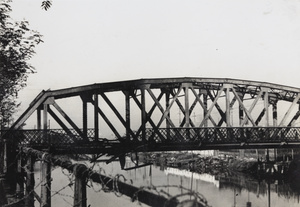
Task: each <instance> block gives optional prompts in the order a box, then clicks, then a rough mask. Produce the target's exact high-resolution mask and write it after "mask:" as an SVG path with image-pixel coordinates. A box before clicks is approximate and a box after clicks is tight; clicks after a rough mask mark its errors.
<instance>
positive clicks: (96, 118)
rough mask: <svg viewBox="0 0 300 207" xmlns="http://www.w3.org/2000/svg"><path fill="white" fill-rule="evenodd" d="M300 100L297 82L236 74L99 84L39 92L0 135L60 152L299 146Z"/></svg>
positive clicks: (123, 151) (32, 145)
mask: <svg viewBox="0 0 300 207" xmlns="http://www.w3.org/2000/svg"><path fill="white" fill-rule="evenodd" d="M299 99H300V88H294V87H289V86H283V85H278V84H272V83H265V82H257V81H246V80H236V79H222V78H220V79H217V78H165V79H140V80H131V81H120V82H109V83H99V84H92V85H85V86H79V87H73V88H66V89H61V90H47V91H42V92H41V93H40V94H38V96H37V97H36V98H35V99H34V100H33V101H32V103H31V104H30V105H29V107H28V108H27V110H26V111H25V112H24V113H23V114H22V115H21V116H20V117H19V118H18V120H17V121H16V122H15V123H14V124H13V125H12V127H11V129H10V130H8V131H2V137H4V138H5V139H6V140H10V141H11V140H13V142H15V143H18V144H19V145H20V146H27V147H33V148H35V149H40V150H45V149H47V150H48V151H49V150H50V151H51V152H52V153H58V154H65V153H74V152H77V153H87V154H88V153H90V154H95V153H96V154H110V155H116V154H118V153H126V152H130V151H161V150H163V151H168V150H205V149H224V148H226V149H232V148H240V149H243V148H280V147H297V146H298V145H299V144H300V139H299V134H300V128H298V127H297V120H298V118H299V116H300V107H299V103H300V101H299ZM28 120H34V122H35V123H36V124H35V129H22V126H23V125H24V124H25V123H26V122H28ZM49 120H51V126H52V125H53V126H55V127H56V128H59V129H51V127H49ZM91 120H92V121H91ZM31 123H32V121H31ZM27 126H28V125H27ZM108 131H109V133H107V132H108ZM107 134H108V135H110V137H109V136H108V135H107Z"/></svg>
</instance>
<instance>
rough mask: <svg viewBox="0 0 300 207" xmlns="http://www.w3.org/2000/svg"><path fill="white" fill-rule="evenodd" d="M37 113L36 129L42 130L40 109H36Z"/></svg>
mask: <svg viewBox="0 0 300 207" xmlns="http://www.w3.org/2000/svg"><path fill="white" fill-rule="evenodd" d="M36 112H37V129H38V130H40V129H41V128H42V116H41V109H40V108H38V109H37V110H36Z"/></svg>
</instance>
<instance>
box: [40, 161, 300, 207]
mask: <svg viewBox="0 0 300 207" xmlns="http://www.w3.org/2000/svg"><path fill="white" fill-rule="evenodd" d="M85 163H86V164H87V165H89V166H91V164H90V163H89V162H85ZM130 166H132V162H131V161H130V160H127V161H126V167H130ZM93 169H94V170H95V171H98V172H100V171H101V172H102V173H104V172H105V174H106V175H111V176H115V175H116V174H122V175H123V176H124V177H125V178H126V179H127V181H126V182H130V183H133V185H135V186H138V187H140V186H156V187H157V189H160V190H162V191H163V192H165V193H167V194H171V195H173V196H176V195H180V194H183V193H185V192H186V191H187V190H192V191H195V192H197V193H198V194H199V195H202V196H203V197H204V198H206V200H207V201H208V204H209V206H213V207H265V206H266V207H296V206H297V207H299V206H300V197H299V191H298V192H297V191H296V190H293V189H292V188H291V187H290V185H289V184H287V183H284V182H282V181H276V180H273V181H271V182H269V183H268V182H266V181H261V182H259V181H257V180H255V179H252V178H249V177H246V176H245V175H242V174H232V173H227V174H225V175H219V176H213V175H209V174H197V173H192V172H189V171H187V170H179V169H176V168H170V167H161V166H153V165H152V166H146V167H143V168H138V169H135V170H130V171H124V170H121V169H120V164H119V162H113V163H110V164H108V165H107V164H105V163H96V164H95V165H94V166H93ZM36 172H38V170H37V171H36ZM35 179H36V186H37V187H36V192H40V186H39V183H40V174H39V173H36V176H35ZM52 179H53V181H52V186H51V190H52V206H59V207H69V206H73V193H74V192H73V185H69V184H70V183H72V181H73V180H74V177H73V176H72V175H71V174H69V173H68V171H67V170H62V169H61V168H59V167H57V168H54V169H53V170H52ZM121 180H123V177H122V179H121ZM162 191H160V192H162ZM119 196H120V195H118V194H115V193H113V192H110V193H106V192H103V190H102V189H101V186H100V185H98V184H95V183H94V184H92V183H89V182H88V188H87V199H88V202H87V203H88V205H90V207H96V206H99V207H102V206H103V207H112V206H114V207H118V206H120V207H124V206H141V204H139V203H138V202H134V203H133V202H131V199H130V198H129V197H127V196H124V195H123V196H120V197H119ZM35 206H39V205H38V202H35ZM142 206H146V205H142Z"/></svg>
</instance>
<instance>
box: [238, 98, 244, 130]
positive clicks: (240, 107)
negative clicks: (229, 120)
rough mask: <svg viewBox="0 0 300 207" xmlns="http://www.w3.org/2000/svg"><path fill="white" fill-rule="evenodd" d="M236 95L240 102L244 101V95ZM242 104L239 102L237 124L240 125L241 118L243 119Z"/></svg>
mask: <svg viewBox="0 0 300 207" xmlns="http://www.w3.org/2000/svg"><path fill="white" fill-rule="evenodd" d="M237 95H238V96H239V98H240V99H241V102H242V103H244V95H243V94H240V93H237ZM242 105H243V104H241V103H239V126H241V125H242V123H243V120H244V111H243V106H242Z"/></svg>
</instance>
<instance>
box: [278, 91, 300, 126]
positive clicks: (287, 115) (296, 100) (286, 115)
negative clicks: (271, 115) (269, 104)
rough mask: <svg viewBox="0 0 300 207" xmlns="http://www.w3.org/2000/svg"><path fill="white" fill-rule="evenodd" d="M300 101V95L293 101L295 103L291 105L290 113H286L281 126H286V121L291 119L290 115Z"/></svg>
mask: <svg viewBox="0 0 300 207" xmlns="http://www.w3.org/2000/svg"><path fill="white" fill-rule="evenodd" d="M299 99H300V94H298V95H297V97H296V98H295V99H294V100H293V103H292V104H291V106H290V108H289V109H288V111H287V112H286V113H285V115H284V117H283V118H282V120H281V122H280V124H279V126H284V124H285V121H286V119H287V118H288V117H289V115H290V114H291V112H292V110H293V109H294V107H295V105H296V104H297V103H298V101H299Z"/></svg>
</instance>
